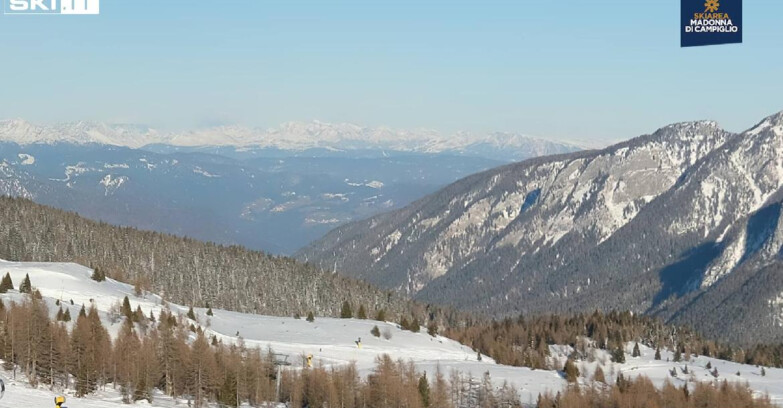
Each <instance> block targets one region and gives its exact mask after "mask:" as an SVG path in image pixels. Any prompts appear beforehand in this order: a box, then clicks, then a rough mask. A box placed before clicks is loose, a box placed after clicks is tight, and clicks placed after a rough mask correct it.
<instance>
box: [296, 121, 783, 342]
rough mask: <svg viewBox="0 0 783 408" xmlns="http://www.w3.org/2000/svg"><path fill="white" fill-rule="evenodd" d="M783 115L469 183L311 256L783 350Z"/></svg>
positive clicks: (308, 252) (445, 297)
mask: <svg viewBox="0 0 783 408" xmlns="http://www.w3.org/2000/svg"><path fill="white" fill-rule="evenodd" d="M782 206H783V112H782V113H778V114H776V115H773V116H770V117H768V118H766V119H764V120H763V121H761V122H760V123H759V124H758V125H756V126H754V127H752V128H751V129H749V130H747V131H745V132H742V133H739V134H733V133H730V132H727V131H725V130H723V129H721V128H720V127H719V126H718V125H717V124H716V123H715V122H704V121H703V122H691V123H679V124H674V125H670V126H667V127H664V128H662V129H660V130H658V131H656V132H655V133H653V134H651V135H645V136H641V137H638V138H635V139H632V140H630V141H628V142H624V143H620V144H617V145H614V146H611V147H608V148H606V149H603V150H595V151H583V152H577V153H571V154H564V155H555V156H548V157H541V158H535V159H530V160H526V161H523V162H521V163H514V164H510V165H506V166H502V167H499V168H495V169H492V170H489V171H486V172H483V173H480V174H476V175H473V176H469V177H466V178H464V179H462V180H459V181H457V182H455V183H453V184H451V185H449V186H447V187H444V188H443V189H441V190H440V191H438V192H436V193H434V194H432V195H429V196H427V197H425V198H423V199H421V200H418V201H416V202H414V203H412V204H410V205H408V206H406V207H405V208H403V209H400V210H397V211H392V212H388V213H384V214H381V215H377V216H374V217H371V218H369V219H367V220H362V221H357V222H353V223H350V224H347V225H345V226H343V227H340V228H337V229H336V230H334V231H332V232H330V233H329V234H327V235H326V236H325V237H324V238H323V239H321V240H319V241H317V242H315V243H313V244H312V245H311V246H309V247H308V248H306V249H304V250H302V251H300V252H299V254H298V257H299V258H300V259H302V260H306V261H308V262H313V263H316V264H320V265H321V266H323V267H327V266H328V267H330V268H336V269H337V270H339V271H342V272H343V273H346V274H348V275H349V276H353V277H360V278H363V279H366V280H368V281H370V282H372V283H376V284H378V285H381V286H383V287H386V288H394V289H397V290H399V291H402V292H405V293H408V294H410V295H412V296H414V298H416V299H418V300H421V301H426V302H434V303H447V304H452V305H456V306H458V307H461V308H464V309H470V310H476V311H481V312H485V313H489V314H492V315H509V314H516V313H519V312H523V313H548V312H556V311H590V310H593V309H596V308H598V309H604V310H609V309H618V310H627V309H629V310H633V311H635V312H640V313H647V314H651V315H655V316H660V317H661V318H663V319H664V320H667V321H670V322H676V323H679V324H688V325H692V326H694V327H696V328H698V329H699V330H701V331H703V332H705V333H707V334H710V335H719V336H721V338H726V339H729V340H733V341H736V342H740V343H749V342H758V341H783V223H781V222H780V218H781V217H782V216H783V212H782V211H781V207H782Z"/></svg>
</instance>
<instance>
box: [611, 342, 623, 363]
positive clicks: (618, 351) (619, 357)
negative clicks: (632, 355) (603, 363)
mask: <svg viewBox="0 0 783 408" xmlns="http://www.w3.org/2000/svg"><path fill="white" fill-rule="evenodd" d="M612 361H614V362H615V363H620V364H622V363H625V351H624V350H623V346H622V345H619V346H617V348H615V349H614V351H612Z"/></svg>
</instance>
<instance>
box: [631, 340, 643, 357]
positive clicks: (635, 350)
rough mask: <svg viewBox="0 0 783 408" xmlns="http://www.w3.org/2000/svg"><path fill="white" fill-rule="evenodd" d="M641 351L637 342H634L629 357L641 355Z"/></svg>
mask: <svg viewBox="0 0 783 408" xmlns="http://www.w3.org/2000/svg"><path fill="white" fill-rule="evenodd" d="M641 355H642V353H641V351H640V350H639V343H638V342H637V343H634V345H633V352H631V357H641Z"/></svg>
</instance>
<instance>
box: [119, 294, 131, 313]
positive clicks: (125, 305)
mask: <svg viewBox="0 0 783 408" xmlns="http://www.w3.org/2000/svg"><path fill="white" fill-rule="evenodd" d="M120 311H121V313H122V315H123V316H125V317H126V318H127V319H133V309H131V304H130V299H128V297H127V296H125V298H124V299H122V308H121V309H120Z"/></svg>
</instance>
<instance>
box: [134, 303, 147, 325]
mask: <svg viewBox="0 0 783 408" xmlns="http://www.w3.org/2000/svg"><path fill="white" fill-rule="evenodd" d="M132 320H133V321H134V322H135V323H142V322H144V311H142V310H141V305H136V311H135V312H133V318H132Z"/></svg>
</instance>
